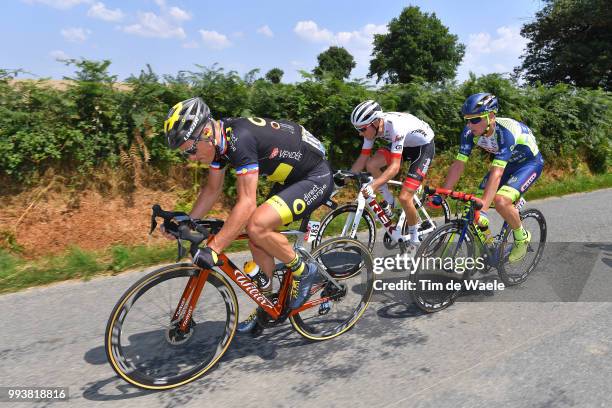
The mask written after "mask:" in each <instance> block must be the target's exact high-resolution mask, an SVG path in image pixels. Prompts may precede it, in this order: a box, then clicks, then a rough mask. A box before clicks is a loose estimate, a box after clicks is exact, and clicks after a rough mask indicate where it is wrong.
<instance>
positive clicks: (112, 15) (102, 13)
mask: <svg viewBox="0 0 612 408" xmlns="http://www.w3.org/2000/svg"><path fill="white" fill-rule="evenodd" d="M87 15H88V16H89V17H93V18H97V19H100V20H104V21H120V20H121V19H123V16H124V14H123V11H121V9H114V10H111V9H109V8H106V6H105V5H104V3H101V2H98V3H95V4H93V5H92V6H91V7H90V8H89V10H88V11H87Z"/></svg>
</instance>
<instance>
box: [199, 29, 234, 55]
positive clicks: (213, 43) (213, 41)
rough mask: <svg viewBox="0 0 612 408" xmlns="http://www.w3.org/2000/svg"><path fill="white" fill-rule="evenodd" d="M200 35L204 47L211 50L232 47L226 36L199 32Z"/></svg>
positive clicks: (211, 32) (204, 31) (213, 32)
mask: <svg viewBox="0 0 612 408" xmlns="http://www.w3.org/2000/svg"><path fill="white" fill-rule="evenodd" d="M200 35H201V36H202V41H204V45H206V46H207V47H208V48H211V49H213V50H222V49H224V48H227V47H230V46H231V45H232V42H231V41H230V40H229V39H228V38H227V36H226V35H224V34H221V33H218V32H216V31H206V30H200Z"/></svg>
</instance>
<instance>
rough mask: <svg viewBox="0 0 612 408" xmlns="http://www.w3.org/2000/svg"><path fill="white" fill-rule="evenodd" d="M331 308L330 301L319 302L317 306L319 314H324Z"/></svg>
mask: <svg viewBox="0 0 612 408" xmlns="http://www.w3.org/2000/svg"><path fill="white" fill-rule="evenodd" d="M330 310H331V302H330V301H327V302H325V303H321V305H320V306H319V316H324V315H326V314H328V313H329V311H330Z"/></svg>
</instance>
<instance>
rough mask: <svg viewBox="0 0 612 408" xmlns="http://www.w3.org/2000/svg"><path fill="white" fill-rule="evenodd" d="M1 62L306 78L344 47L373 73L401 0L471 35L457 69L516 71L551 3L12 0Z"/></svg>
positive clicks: (51, 72) (33, 67)
mask: <svg viewBox="0 0 612 408" xmlns="http://www.w3.org/2000/svg"><path fill="white" fill-rule="evenodd" d="M0 4H1V6H0V7H1V11H2V16H3V22H2V25H0V35H2V38H3V39H4V41H3V42H2V46H1V51H2V52H1V53H0V68H10V69H13V68H23V69H25V70H27V71H29V72H32V73H33V74H35V75H37V76H41V77H52V78H61V77H62V76H64V75H70V74H71V72H72V71H71V69H70V68H67V67H66V66H64V65H63V64H62V63H60V62H58V61H57V59H58V58H81V57H83V58H88V59H97V60H101V59H110V60H111V61H112V65H111V67H110V71H111V73H113V74H116V75H118V76H119V78H120V79H124V78H126V77H128V76H129V75H130V74H138V73H139V72H140V70H141V69H142V68H144V67H145V64H147V63H149V64H151V65H152V67H153V70H154V71H155V72H156V73H158V74H176V73H177V72H178V71H179V70H190V69H195V65H194V64H201V65H205V66H210V65H212V64H214V63H219V66H221V67H223V68H225V69H226V70H236V71H238V72H239V73H240V74H241V75H242V74H244V73H246V72H248V71H249V70H250V69H253V68H260V69H261V74H262V75H263V74H264V73H265V72H266V71H267V70H269V69H271V68H274V67H279V68H281V69H282V70H284V71H285V75H284V77H283V82H294V81H297V80H300V75H299V72H298V71H299V70H306V71H311V70H312V69H313V68H314V67H315V66H316V63H317V55H318V54H319V53H321V52H322V51H324V50H326V49H327V48H328V47H329V46H331V45H339V46H343V47H345V48H346V49H347V50H348V51H349V52H350V53H351V54H352V55H353V56H354V57H355V60H356V62H357V67H356V68H355V69H354V70H353V72H352V77H365V75H366V74H367V72H368V65H369V59H370V53H371V49H372V46H371V42H372V36H373V34H375V33H384V32H385V31H386V25H387V23H388V22H389V21H390V20H391V19H392V18H394V17H397V16H399V14H400V13H401V11H402V9H403V8H404V7H406V6H409V5H415V6H418V7H420V8H421V10H422V11H425V12H428V13H431V12H434V13H435V14H436V16H437V17H438V18H439V19H440V20H441V21H442V23H443V24H444V25H446V26H447V27H448V28H449V30H450V32H451V33H453V34H456V35H457V36H458V37H459V41H460V42H462V43H463V44H465V45H466V47H467V49H466V55H465V57H464V60H463V62H462V64H461V66H460V67H459V70H458V75H457V79H458V80H463V79H465V78H466V77H467V75H468V72H469V71H472V72H475V73H477V74H484V73H491V72H510V71H512V69H513V67H514V66H516V65H518V63H519V56H520V55H521V53H522V50H523V48H524V46H525V44H526V40H525V39H523V38H522V37H521V36H520V35H519V31H520V28H521V26H522V25H523V24H524V23H526V22H529V21H532V20H533V18H534V15H535V13H536V12H537V11H538V10H539V9H540V8H541V7H543V3H542V1H540V0H514V1H495V2H483V1H450V0H431V1H412V2H406V1H396V0H379V1H377V2H373V1H371V0H370V1H361V0H352V1H345V0H337V1H334V0H326V1H320V0H312V1H289V0H286V1H277V0H269V1H265V0H261V1H253V0H251V1H242V0H228V1H226V2H222V1H192V0H133V1H129V2H126V1H114V0H104V1H98V0H3V1H2V2H1V3H0Z"/></svg>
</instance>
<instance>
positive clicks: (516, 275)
mask: <svg viewBox="0 0 612 408" xmlns="http://www.w3.org/2000/svg"><path fill="white" fill-rule="evenodd" d="M520 216H521V222H522V223H523V227H524V228H525V229H526V230H527V231H529V232H530V233H531V241H530V242H529V244H528V246H527V253H526V254H525V257H524V258H523V259H522V260H520V261H518V262H514V263H510V262H509V261H508V255H509V254H510V251H511V250H512V246H513V245H514V235H513V234H511V231H510V228H508V229H507V231H506V233H505V234H504V237H503V240H502V243H501V245H500V246H499V248H498V251H499V252H498V254H500V255H501V256H500V258H501V261H500V262H499V265H498V266H497V271H498V273H499V277H500V279H501V280H502V282H504V284H506V286H514V285H518V284H519V283H523V282H525V281H526V280H527V278H528V277H529V275H530V274H531V272H533V270H534V269H535V267H536V266H537V265H538V263H539V262H540V259H541V258H542V254H543V253H544V247H545V245H546V219H545V218H544V214H542V212H541V211H539V210H536V209H535V208H530V209H528V210H526V211H522V212H521V213H520Z"/></svg>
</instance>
